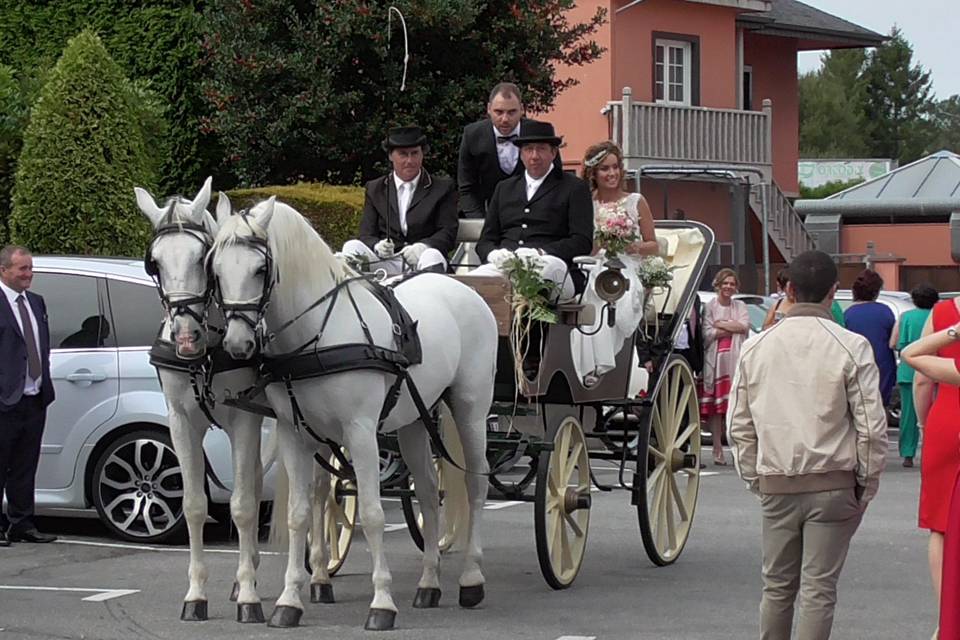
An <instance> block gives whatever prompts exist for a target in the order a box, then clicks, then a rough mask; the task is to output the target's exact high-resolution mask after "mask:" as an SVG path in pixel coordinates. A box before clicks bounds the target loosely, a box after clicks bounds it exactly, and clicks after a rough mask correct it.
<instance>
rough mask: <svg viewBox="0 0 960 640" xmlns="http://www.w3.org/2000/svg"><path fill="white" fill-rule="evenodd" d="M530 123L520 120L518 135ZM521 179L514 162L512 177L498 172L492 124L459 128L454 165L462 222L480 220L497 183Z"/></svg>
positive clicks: (484, 122)
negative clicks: (456, 157)
mask: <svg viewBox="0 0 960 640" xmlns="http://www.w3.org/2000/svg"><path fill="white" fill-rule="evenodd" d="M531 122H534V120H529V119H527V118H523V119H522V120H520V135H521V136H522V135H523V134H524V133H525V130H526V128H527V126H528V125H529V123H531ZM553 167H554V171H559V170H562V169H563V162H562V161H561V160H560V154H559V153H557V158H556V160H554V162H553ZM519 175H523V163H522V162H521V161H520V160H519V158H518V159H517V166H516V168H514V170H513V173H510V174H506V173H504V172H503V169H501V168H500V158H499V156H497V137H496V135H495V134H494V132H493V123H492V122H491V121H490V120H489V119H486V120H481V121H480V122H474V123H473V124H468V125H467V126H466V127H464V128H463V138H462V139H461V140H460V159H459V161H458V162H457V189H459V191H460V213H461V215H462V216H464V217H465V218H482V217H484V215H485V214H486V211H487V203H488V202H489V201H490V198H491V197H493V190H494V189H495V188H496V186H497V184H498V183H499V182H500V181H501V180H506V179H507V178H509V177H511V176H519Z"/></svg>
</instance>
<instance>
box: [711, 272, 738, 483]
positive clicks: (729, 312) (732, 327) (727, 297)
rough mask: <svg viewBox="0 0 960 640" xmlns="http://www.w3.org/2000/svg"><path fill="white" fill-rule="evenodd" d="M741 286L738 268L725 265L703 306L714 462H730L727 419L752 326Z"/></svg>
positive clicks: (720, 463) (721, 463) (723, 463)
mask: <svg viewBox="0 0 960 640" xmlns="http://www.w3.org/2000/svg"><path fill="white" fill-rule="evenodd" d="M739 287H740V280H739V278H737V272H736V271H734V270H733V269H721V270H720V271H719V272H717V276H716V277H715V278H714V279H713V288H714V290H715V291H716V292H717V297H716V298H714V299H713V300H711V301H710V302H708V303H707V304H706V305H705V306H704V309H703V325H702V328H703V347H704V357H703V390H702V392H701V394H700V416H701V418H702V419H703V420H706V422H707V425H708V426H709V428H710V436H711V438H712V440H713V463H714V464H719V465H725V464H727V459H726V457H725V456H724V454H723V431H724V425H723V419H724V416H725V415H726V413H727V398H728V397H729V396H730V387H731V384H732V382H733V372H734V369H735V368H736V366H737V361H738V360H739V359H740V345H742V344H743V340H744V338H746V336H747V332H748V331H749V330H750V314H749V312H748V311H747V305H745V304H744V303H743V302H741V301H739V300H734V299H733V296H734V295H735V294H736V293H737V290H738V289H739Z"/></svg>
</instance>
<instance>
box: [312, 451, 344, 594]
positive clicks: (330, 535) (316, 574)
mask: <svg viewBox="0 0 960 640" xmlns="http://www.w3.org/2000/svg"><path fill="white" fill-rule="evenodd" d="M330 453H331V452H330V449H329V447H326V446H322V447H320V451H319V452H318V453H317V455H320V456H324V459H326V460H329V459H330ZM331 480H332V478H331V476H330V473H329V472H327V471H326V470H324V468H323V467H321V466H320V465H319V464H314V467H313V486H314V494H313V526H312V527H311V528H310V567H311V568H312V569H313V574H312V575H311V576H310V602H322V603H324V604H331V603H333V602H334V598H333V584H332V583H331V582H330V573H329V572H328V571H327V566H328V565H329V564H330V546H329V545H332V544H336V535H337V532H336V528H334V530H333V531H327V529H326V527H325V526H324V518H325V516H326V509H327V499H328V497H329V495H330V483H331Z"/></svg>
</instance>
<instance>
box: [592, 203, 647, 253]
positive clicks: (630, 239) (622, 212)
mask: <svg viewBox="0 0 960 640" xmlns="http://www.w3.org/2000/svg"><path fill="white" fill-rule="evenodd" d="M593 239H594V240H595V241H596V243H597V246H599V247H600V248H601V249H603V250H604V252H605V253H606V254H607V256H608V257H610V258H613V257H616V255H617V254H618V253H623V251H624V250H625V249H626V248H627V247H629V246H630V245H631V244H633V243H634V242H636V241H637V240H639V239H640V228H639V227H638V226H637V221H636V220H634V219H633V216H631V215H630V214H629V213H628V212H627V210H626V208H624V206H623V204H622V203H617V205H616V206H615V207H613V208H608V207H598V208H597V217H596V220H595V221H594V232H593Z"/></svg>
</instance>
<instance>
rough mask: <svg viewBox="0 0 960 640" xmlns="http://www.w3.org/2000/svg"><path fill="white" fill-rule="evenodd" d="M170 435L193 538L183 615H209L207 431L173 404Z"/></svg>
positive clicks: (198, 617) (191, 617)
mask: <svg viewBox="0 0 960 640" xmlns="http://www.w3.org/2000/svg"><path fill="white" fill-rule="evenodd" d="M169 414H170V415H169V417H168V420H169V423H170V439H171V440H172V441H173V449H174V451H176V453H177V459H178V460H179V461H180V469H181V472H182V473H183V516H184V519H185V520H186V521H187V534H188V536H189V538H190V565H189V568H188V569H187V577H188V579H189V580H190V587H189V589H187V595H186V596H184V598H183V609H182V611H181V612H180V619H181V620H185V621H196V620H206V619H207V575H208V572H207V565H206V562H205V561H204V557H203V524H204V522H205V521H206V519H207V492H206V489H205V487H204V478H205V477H206V471H205V466H204V460H203V433H204V431H205V428H200V427H197V426H195V425H194V424H193V422H192V421H191V420H190V417H189V416H188V415H186V414H185V413H184V412H183V411H182V410H181V408H179V407H178V406H177V405H175V404H172V403H171V404H170V412H169Z"/></svg>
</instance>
